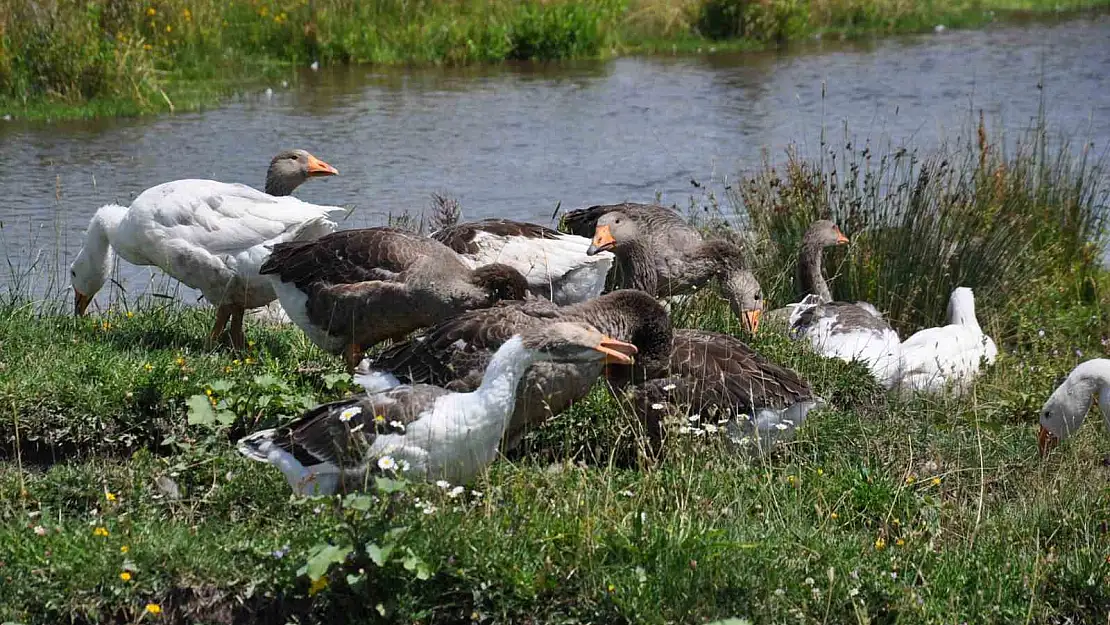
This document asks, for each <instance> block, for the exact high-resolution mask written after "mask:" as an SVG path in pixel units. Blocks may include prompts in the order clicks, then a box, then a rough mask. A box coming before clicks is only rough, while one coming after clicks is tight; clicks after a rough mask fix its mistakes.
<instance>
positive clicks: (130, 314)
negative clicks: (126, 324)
mask: <svg viewBox="0 0 1110 625" xmlns="http://www.w3.org/2000/svg"><path fill="white" fill-rule="evenodd" d="M134 316H135V313H133V312H131V311H130V310H129V311H127V318H128V319H131V318H132V317H134Z"/></svg>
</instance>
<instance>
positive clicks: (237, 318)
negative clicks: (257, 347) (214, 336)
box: [229, 305, 247, 350]
mask: <svg viewBox="0 0 1110 625" xmlns="http://www.w3.org/2000/svg"><path fill="white" fill-rule="evenodd" d="M230 308H231V330H230V332H229V334H230V335H231V346H232V347H234V348H235V349H237V350H243V349H246V347H247V337H246V336H245V335H244V334H243V315H244V314H245V313H246V309H244V308H243V307H242V306H238V305H232V306H231V307H230Z"/></svg>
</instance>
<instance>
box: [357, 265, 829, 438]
mask: <svg viewBox="0 0 1110 625" xmlns="http://www.w3.org/2000/svg"><path fill="white" fill-rule="evenodd" d="M754 288H756V289H758V288H759V287H758V283H756V284H755V285H754ZM549 318H554V319H559V320H568V321H569V320H577V321H581V322H584V323H589V324H591V325H593V326H595V327H597V328H598V329H599V330H601V331H602V332H604V333H606V334H607V335H610V336H613V337H615V338H617V339H618V340H622V341H627V342H630V343H632V344H634V345H635V346H636V348H637V349H638V355H637V359H636V360H637V364H636V366H635V368H629V367H627V366H618V365H612V364H610V365H608V366H607V367H606V373H605V375H606V378H607V379H608V380H609V381H610V383H611V385H612V387H611V388H612V389H613V390H615V391H617V392H618V393H620V394H622V395H623V393H624V392H625V391H630V392H631V393H632V397H633V402H632V407H633V409H634V410H635V412H636V414H637V415H638V416H639V417H640V419H641V422H642V423H643V424H644V425H645V428H646V430H647V434H648V437H649V442H650V443H651V444H652V446H653V447H655V448H658V446H659V444H660V442H661V438H662V425H663V420H662V414H661V413H660V412H659V411H660V410H661V409H663V407H664V405H665V403H670V404H671V405H673V406H677V401H678V399H679V398H680V397H683V398H685V399H686V400H687V401H686V402H685V403H684V404H682V406H683V407H686V408H692V409H694V410H696V411H702V413H703V414H706V415H709V414H720V415H722V416H723V415H727V414H735V415H748V417H749V421H750V423H743V424H741V423H737V424H734V425H735V427H737V428H739V429H740V430H742V433H741V435H740V436H739V438H743V437H752V436H753V435H754V436H755V437H758V435H759V434H760V433H765V434H764V435H763V437H762V442H763V443H764V444H771V443H773V440H772V439H774V438H776V437H778V438H787V437H789V435H790V434H791V433H792V432H793V429H794V428H795V427H797V426H798V425H801V423H802V422H803V421H804V419H805V414H806V413H807V412H808V411H809V410H810V409H811V408H813V407H814V406H815V405H816V403H815V397H814V396H813V394H812V391H811V390H810V388H809V386H808V384H807V383H806V382H805V381H804V380H802V379H801V378H800V377H799V376H798V375H797V374H796V373H794V372H793V371H790V370H789V369H785V368H783V367H778V366H777V365H774V364H773V363H770V362H768V361H766V360H765V359H764V358H762V357H761V356H760V355H759V354H757V353H755V352H754V351H753V350H752V349H751V348H749V347H748V346H747V345H745V344H744V343H742V342H741V341H739V340H738V339H735V338H734V337H731V336H728V335H724V334H718V333H713V332H703V331H699V330H673V329H672V327H671V324H670V319H669V318H668V317H667V312H666V310H665V309H664V307H663V306H662V305H661V304H660V303H659V302H658V301H656V300H655V298H653V297H652V296H650V295H648V294H647V293H644V292H641V291H637V290H634V289H626V290H620V291H615V292H612V293H608V294H605V295H602V296H601V297H599V298H597V299H596V300H591V301H589V302H585V303H582V304H577V305H573V306H565V307H557V306H555V305H553V304H551V303H550V302H542V303H538V302H537V303H523V304H522V303H516V302H509V303H503V304H500V305H499V306H497V307H493V308H489V309H485V310H479V311H472V312H470V313H467V314H465V315H463V316H462V317H460V318H458V319H454V320H451V321H448V322H445V323H443V324H440V325H439V326H436V327H435V328H433V329H431V330H429V332H428V333H427V334H426V335H425V336H423V337H415V338H412V339H409V340H407V341H405V342H402V343H398V344H396V345H394V346H392V347H390V348H389V349H387V350H386V351H384V352H383V353H382V354H381V355H379V356H378V357H377V358H376V359H375V360H374V361H373V362H370V361H366V362H364V363H362V365H360V369H361V370H362V372H361V375H360V376H359V377H357V378H356V381H358V382H360V383H362V384H364V385H365V386H367V387H370V388H388V387H389V386H391V385H395V384H400V380H406V381H408V382H409V383H412V382H428V383H432V384H437V385H446V386H447V387H448V388H454V389H460V390H464V389H472V388H474V387H475V385H476V384H477V380H478V379H479V378H480V375H481V372H482V371H483V370H484V367H485V363H486V362H487V361H488V360H489V358H490V356H491V354H492V353H493V352H494V351H495V350H496V349H497V347H498V345H500V344H501V343H502V342H503V341H505V340H506V339H507V338H508V337H510V336H512V335H513V334H514V333H515V332H518V331H520V330H521V329H522V328H530V327H534V326H535V325H537V324H542V323H544V320H545V319H549ZM371 369H373V370H371ZM597 375H598V371H597V370H596V367H593V368H591V367H590V366H588V365H582V364H577V365H563V364H555V363H540V364H537V365H535V366H533V368H532V369H531V370H529V372H528V374H527V375H526V377H525V379H524V381H522V383H521V389H520V391H519V394H518V399H517V405H516V407H515V408H514V412H513V417H512V420H511V422H510V424H509V426H508V428H507V430H506V437H505V441H504V449H505V450H506V451H508V450H511V449H513V448H514V447H516V446H517V444H518V443H519V441H520V439H521V437H522V436H523V434H524V433H525V432H526V431H527V430H528V429H530V428H533V427H535V426H537V425H539V424H540V423H542V422H543V421H544V420H546V419H547V418H548V417H550V416H553V415H556V414H559V412H561V411H562V410H564V409H566V408H567V407H568V406H570V405H571V404H572V403H573V402H574V401H577V400H578V399H581V398H582V397H584V396H585V395H586V393H587V392H588V391H589V389H590V385H591V384H592V382H593V380H594V378H596V377H597ZM675 389H679V390H677V391H676V392H674V393H671V392H670V391H672V390H675ZM664 396H665V397H664ZM676 409H677V408H676ZM788 421H789V422H790V423H787V422H788ZM779 424H782V426H783V427H781V428H776V427H775V425H779ZM714 427H715V426H714ZM784 430H788V431H786V432H784Z"/></svg>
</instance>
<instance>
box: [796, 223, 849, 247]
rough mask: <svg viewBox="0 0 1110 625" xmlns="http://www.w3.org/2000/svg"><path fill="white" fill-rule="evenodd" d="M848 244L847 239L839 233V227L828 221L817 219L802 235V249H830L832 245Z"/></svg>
mask: <svg viewBox="0 0 1110 625" xmlns="http://www.w3.org/2000/svg"><path fill="white" fill-rule="evenodd" d="M848 242H849V240H848V237H846V236H844V233H843V232H841V231H840V227H839V226H837V225H836V224H834V223H833V222H831V221H829V220H828V219H818V220H817V221H815V222H813V223H812V224H810V225H809V228H807V229H806V232H805V234H804V235H802V246H803V247H816V248H818V249H820V248H824V247H832V246H834V245H846V244H847V243H848Z"/></svg>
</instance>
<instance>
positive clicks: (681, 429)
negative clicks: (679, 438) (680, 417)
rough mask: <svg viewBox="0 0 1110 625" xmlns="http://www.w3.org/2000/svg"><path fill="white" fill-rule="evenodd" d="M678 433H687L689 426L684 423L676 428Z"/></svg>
mask: <svg viewBox="0 0 1110 625" xmlns="http://www.w3.org/2000/svg"><path fill="white" fill-rule="evenodd" d="M678 433H679V434H689V433H690V428H688V427H686V426H685V425H684V426H682V427H680V428H678Z"/></svg>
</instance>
